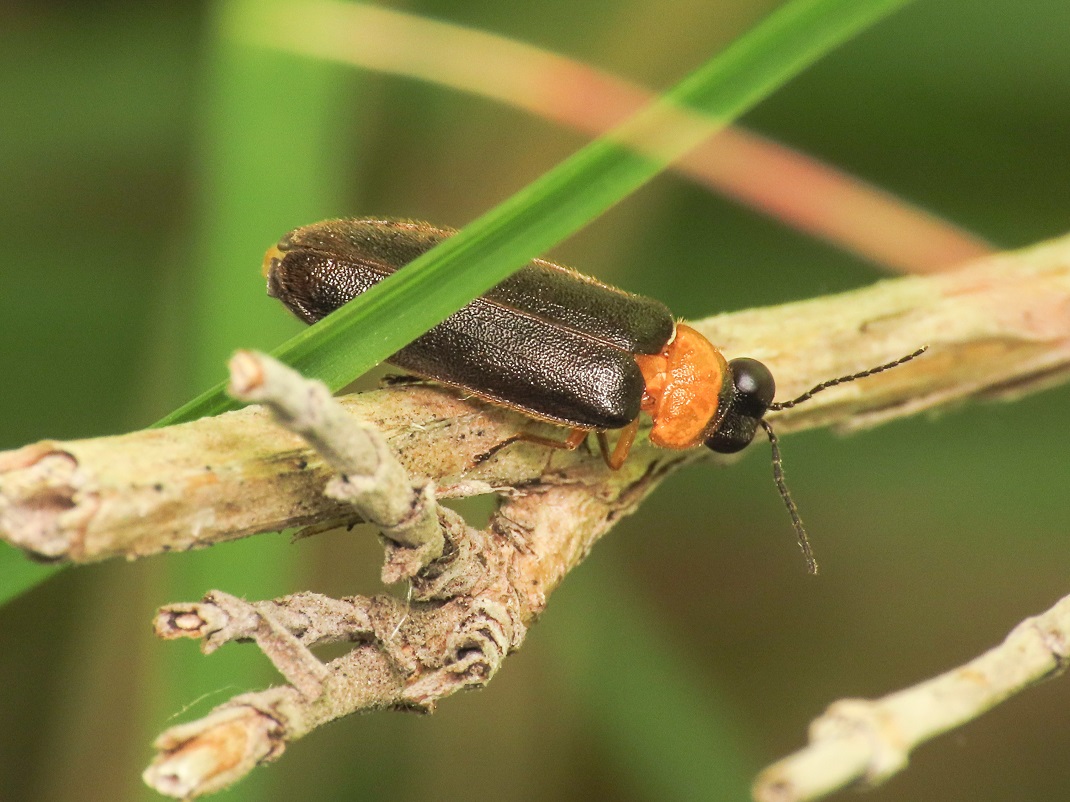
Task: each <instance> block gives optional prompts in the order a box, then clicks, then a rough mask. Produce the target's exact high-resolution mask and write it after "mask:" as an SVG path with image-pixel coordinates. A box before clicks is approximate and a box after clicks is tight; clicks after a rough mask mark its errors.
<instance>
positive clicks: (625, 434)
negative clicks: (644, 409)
mask: <svg viewBox="0 0 1070 802" xmlns="http://www.w3.org/2000/svg"><path fill="white" fill-rule="evenodd" d="M638 433H639V418H638V417H637V418H636V419H635V420H633V421H632V422H631V423H629V424H628V425H627V426H625V427H624V428H623V429H621V430H620V438H619V439H618V440H617V444H616V445H615V446H613V450H612V451H610V449H609V438H608V437H606V433H605V432H599V433H598V448H599V450H601V452H602V459H603V460H605V462H606V465H608V466H609V469H610V470H611V471H616V470H620V466H621V465H623V464H624V460H626V459H628V452H630V451H631V450H632V443H634V442H635V436H636V434H638Z"/></svg>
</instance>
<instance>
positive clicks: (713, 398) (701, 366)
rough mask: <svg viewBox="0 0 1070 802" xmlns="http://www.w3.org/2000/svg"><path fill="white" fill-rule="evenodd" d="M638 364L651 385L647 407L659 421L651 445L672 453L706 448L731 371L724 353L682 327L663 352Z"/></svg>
mask: <svg viewBox="0 0 1070 802" xmlns="http://www.w3.org/2000/svg"><path fill="white" fill-rule="evenodd" d="M635 361H636V362H638V363H639V369H640V370H641V371H642V372H643V379H644V380H645V382H646V392H645V393H644V395H643V407H642V408H643V411H644V412H647V413H648V414H649V415H650V417H651V419H652V420H653V422H654V426H653V428H652V429H651V430H650V442H651V443H653V444H654V445H656V446H659V447H661V448H672V449H687V448H693V447H695V446H697V445H699V444H701V443H702V440H703V435H704V433H705V431H706V429H707V427H708V425H709V423H710V421H711V420H713V418H714V416H715V415H716V414H717V406H718V399H719V397H720V394H721V387H722V385H723V383H724V378H725V376H726V375H727V372H728V366H727V363H726V362H725V359H724V357H723V356H722V355H721V352H720V351H718V350H717V349H716V348H715V347H714V346H713V344H712V343H711V342H710V341H709V340H707V339H706V338H705V337H703V336H702V335H701V334H699V333H698V332H697V331H695V330H694V329H693V328H691V327H690V326H685V325H683V324H677V326H676V337H675V338H674V339H673V340H672V342H670V343H669V344H667V345H666V346H665V348H664V349H663V350H662V352H661V353H660V354H652V355H649V356H648V355H645V354H637V355H636V357H635Z"/></svg>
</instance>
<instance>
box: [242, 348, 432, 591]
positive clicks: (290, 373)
mask: <svg viewBox="0 0 1070 802" xmlns="http://www.w3.org/2000/svg"><path fill="white" fill-rule="evenodd" d="M229 392H230V394H231V395H232V396H233V397H234V398H237V399H238V400H240V401H247V402H259V403H262V404H264V405H265V406H267V407H268V408H269V409H271V411H272V412H273V413H274V415H275V419H276V420H277V421H278V422H279V423H280V424H281V425H282V426H284V427H285V428H286V429H289V430H290V431H291V432H294V433H295V434H298V435H300V436H301V437H303V438H304V439H305V441H306V442H308V444H309V445H311V446H312V447H313V448H315V449H316V451H317V453H319V454H320V455H321V456H323V458H324V459H325V460H326V461H327V463H328V464H329V465H330V466H331V467H332V468H333V469H334V470H335V471H336V472H337V474H338V476H336V477H335V478H334V479H332V480H331V481H330V482H328V483H327V487H326V488H325V489H324V491H323V493H324V495H325V496H326V497H327V498H329V499H334V500H336V501H341V502H344V503H347V504H350V505H352V506H353V507H354V509H355V510H356V511H357V512H359V513H360V517H361V518H362V519H363V520H364V521H367V522H368V523H370V524H374V525H375V526H376V527H377V528H378V529H379V530H380V531H381V532H382V533H383V536H384V537H386V538H387V539H388V540H389V541H390V542H392V543H394V544H395V547H394V548H392V549H391V550H390V554H389V558H388V560H387V563H386V566H385V567H384V569H383V581H384V582H387V583H392V582H398V581H400V580H402V579H410V578H412V577H413V576H415V575H416V574H417V573H418V572H419V571H420V569H422V568H423V567H424V566H426V565H427V564H428V563H430V562H432V561H434V560H437V559H438V558H439V557H441V556H442V546H443V537H442V529H441V527H440V525H439V520H438V514H439V508H438V505H437V504H436V503H435V498H434V485H433V484H432V483H431V482H430V481H423V482H417V483H415V484H413V483H412V481H411V480H410V479H409V475H408V473H407V472H406V471H405V469H404V468H403V467H402V466H401V463H399V462H398V461H397V458H396V457H395V456H394V453H393V452H392V451H391V450H390V446H389V444H388V443H387V442H386V439H385V438H384V437H383V436H382V434H380V433H379V431H378V430H377V429H376V428H375V427H374V426H370V425H369V424H368V423H366V422H364V421H360V420H356V419H354V418H353V417H352V416H350V415H349V414H348V413H347V412H346V410H345V408H344V407H343V406H342V405H341V404H339V403H338V402H337V401H335V399H334V398H333V397H332V396H331V393H330V391H329V390H328V389H327V388H326V387H325V386H324V385H323V384H322V383H320V382H313V381H309V380H307V379H305V378H304V377H302V376H301V375H300V374H299V373H297V372H296V371H294V370H291V369H290V368H288V367H286V366H285V365H283V364H281V363H280V362H277V361H275V360H274V359H271V358H270V357H266V356H264V355H263V354H258V353H256V352H255V351H239V352H238V353H237V354H235V355H234V357H233V358H232V359H231V361H230V387H229Z"/></svg>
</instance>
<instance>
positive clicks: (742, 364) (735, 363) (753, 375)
mask: <svg viewBox="0 0 1070 802" xmlns="http://www.w3.org/2000/svg"><path fill="white" fill-rule="evenodd" d="M728 369H729V371H730V372H731V374H732V383H733V384H734V385H735V389H736V394H735V399H734V403H733V408H734V409H735V410H737V411H738V412H739V413H740V414H742V415H753V416H754V417H757V418H760V417H762V415H764V414H765V411H766V410H767V409H769V405H770V404H772V403H773V396H774V395H776V382H775V381H773V374H772V373H770V372H769V368H767V367H766V366H765V365H763V364H762V363H761V362H759V361H758V360H757V359H749V358H747V357H743V358H741V359H733V360H732V361H731V362H729V363H728Z"/></svg>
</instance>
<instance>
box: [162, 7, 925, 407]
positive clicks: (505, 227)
mask: <svg viewBox="0 0 1070 802" xmlns="http://www.w3.org/2000/svg"><path fill="white" fill-rule="evenodd" d="M908 2H910V0H796V2H793V3H789V4H788V5H786V6H784V7H782V8H781V9H779V10H777V11H776V12H774V13H773V14H772V15H770V16H769V17H768V18H767V19H766V20H764V21H763V22H762V23H761V24H759V25H758V26H757V27H756V28H755V29H753V30H752V31H751V32H749V33H748V34H746V35H745V36H743V37H741V38H740V39H738V40H737V41H736V42H735V43H733V44H732V45H731V46H729V47H728V48H727V49H726V50H725V51H724V52H722V53H720V54H719V55H717V56H716V57H715V58H713V59H711V60H710V61H709V62H707V63H706V64H705V65H704V66H703V67H701V68H700V69H699V70H697V71H696V72H694V73H693V74H692V75H690V76H689V77H688V78H686V79H685V80H684V81H682V82H681V83H680V84H679V85H677V87H676V88H674V89H673V90H672V91H671V92H669V93H668V94H667V95H665V96H664V97H663V98H662V99H661V100H659V101H658V102H657V103H655V104H652V106H650V107H648V108H647V109H646V110H644V111H642V112H640V113H639V114H637V115H636V116H635V117H633V118H632V119H631V120H629V121H628V122H626V123H625V124H624V125H622V126H621V127H620V128H618V129H617V130H615V131H613V132H610V133H609V134H608V135H606V136H605V137H602V138H600V139H598V140H596V141H595V142H593V143H592V144H590V145H588V146H587V147H585V148H583V149H582V150H580V151H579V152H578V153H576V154H575V155H574V156H572V157H571V158H569V159H568V160H566V161H565V162H563V163H562V164H560V165H559V166H558V167H556V168H555V169H553V170H551V171H550V172H548V173H546V174H545V175H544V176H542V177H541V178H539V179H538V180H536V181H535V182H534V183H532V184H530V185H529V186H528V187H526V188H524V189H523V190H521V191H520V192H518V193H517V194H516V195H514V196H513V197H511V198H509V199H508V200H506V201H505V202H504V203H502V204H500V205H499V206H497V207H496V208H494V209H492V210H491V211H489V212H487V213H486V214H484V215H483V216H481V217H480V218H478V219H477V220H476V221H474V222H473V223H471V224H470V225H468V226H467V227H465V229H464V230H463V231H462V232H460V233H459V234H458V235H457V236H455V237H453V238H452V239H450V240H447V241H446V242H444V243H442V244H441V245H439V246H438V247H437V248H434V249H433V250H432V251H430V252H429V253H427V254H425V255H424V256H422V257H420V258H419V259H417V260H416V261H415V262H413V263H412V265H410V266H409V267H408V268H406V269H405V270H402V271H399V272H398V273H396V274H395V275H394V276H392V277H391V278H389V279H388V280H386V281H383V282H382V283H380V284H379V285H377V286H376V287H374V288H373V289H372V290H370V291H369V292H367V293H365V294H363V295H361V296H360V297H358V298H357V299H355V300H354V301H353V302H351V303H350V304H348V305H347V306H346V307H345V308H344V309H342V310H339V311H338V312H337V313H335V314H333V315H331V316H329V317H328V318H326V319H325V320H323V321H321V322H320V323H318V324H316V325H315V326H313V327H311V328H310V329H308V330H307V331H305V332H302V333H301V334H299V335H297V336H296V337H294V338H292V339H290V340H289V341H287V342H286V343H284V344H283V345H282V346H281V347H279V348H278V349H276V351H275V355H276V356H278V357H279V358H281V359H282V360H283V361H285V362H287V363H288V364H290V365H292V366H294V367H295V368H297V369H298V370H300V371H301V372H302V373H304V374H305V375H306V376H311V377H316V378H319V379H321V380H323V381H324V382H326V384H327V385H328V386H329V387H330V388H331V389H334V390H336V389H338V388H340V387H342V386H344V385H345V384H347V383H348V382H350V381H351V380H352V379H353V378H355V377H356V376H359V375H360V374H362V373H364V372H366V371H367V370H369V369H370V368H372V367H374V366H375V365H376V364H378V363H379V362H381V361H382V360H383V359H385V358H386V357H388V356H389V355H390V354H392V353H394V352H395V351H397V350H399V349H400V348H402V347H403V346H405V345H406V344H407V343H409V342H411V341H412V340H413V339H415V338H416V337H418V336H419V335H420V334H421V333H423V332H424V331H426V330H427V329H429V328H430V327H431V326H433V325H435V324H437V323H439V322H440V321H442V320H443V319H445V318H446V317H447V316H448V315H450V314H451V313H453V312H454V311H456V310H457V309H459V308H460V307H461V306H463V305H464V304H465V303H467V302H468V301H470V300H471V299H472V298H474V297H475V296H477V295H479V294H480V293H482V292H484V291H486V290H487V289H489V288H490V287H492V286H494V285H495V284H496V283H498V282H499V281H501V280H502V279H504V278H505V277H506V276H507V275H508V274H509V273H510V272H512V271H513V270H515V269H516V268H518V267H520V266H521V265H522V264H524V263H525V262H526V261H528V260H529V259H531V258H533V257H535V256H537V255H538V254H540V253H542V252H543V251H545V250H546V249H548V248H550V247H552V246H553V245H554V244H556V243H557V242H559V241H560V240H562V239H564V238H565V237H567V236H569V235H570V234H572V233H573V232H575V231H576V230H578V229H579V228H581V227H582V226H583V225H584V224H585V223H587V222H588V221H590V220H591V219H593V218H594V217H596V216H598V215H599V214H601V213H602V212H604V211H606V210H607V209H609V208H610V207H611V206H613V204H615V203H617V202H618V201H620V200H621V199H622V198H624V197H625V196H626V195H628V194H629V193H631V192H633V191H635V190H636V189H638V188H639V187H640V186H642V185H643V184H644V183H646V182H647V181H649V180H650V179H651V178H653V177H654V176H655V175H656V174H657V173H658V172H659V171H660V170H661V169H663V168H664V166H665V165H666V164H668V163H669V162H670V161H671V160H673V159H675V158H678V157H679V156H681V155H683V154H684V153H686V152H687V151H688V150H690V149H691V148H692V147H694V146H695V145H696V144H698V142H700V141H702V140H703V139H704V138H706V137H707V136H709V135H711V134H713V133H715V132H716V131H717V130H718V129H719V128H721V127H723V126H724V125H725V124H727V123H728V122H730V121H731V120H733V119H735V118H736V117H738V116H739V115H740V114H742V113H743V112H744V111H746V110H747V109H749V108H751V107H752V106H754V105H755V104H756V103H758V102H759V101H760V100H761V99H762V98H764V97H766V96H767V95H768V94H769V93H771V92H772V91H773V90H774V89H775V88H776V87H778V86H780V85H781V84H783V83H784V82H786V81H787V80H789V79H790V78H791V77H792V76H794V75H796V74H797V73H798V72H800V71H801V70H802V69H804V68H805V67H806V66H808V65H809V64H811V63H813V62H814V61H815V60H816V59H818V58H820V57H821V56H822V55H823V54H825V53H827V52H828V51H829V50H831V49H832V48H833V47H835V46H836V45H837V44H839V43H840V42H842V41H844V40H845V39H847V38H849V37H850V36H852V35H853V34H855V33H857V32H858V31H860V30H862V29H864V28H865V27H866V26H868V25H870V24H872V23H874V22H876V21H877V20H879V19H881V18H882V17H884V16H886V15H887V14H889V13H891V12H892V11H894V10H896V9H898V8H899V7H901V6H904V5H906V4H907V3H908ZM682 109H687V110H689V111H690V112H692V113H690V114H686V117H685V124H684V125H681V124H680V119H681V116H682V114H681V110H682ZM696 113H697V114H700V115H702V116H701V119H700V118H699V117H698V116H697V114H696ZM652 141H656V142H657V146H656V153H655V154H650V153H649V151H648V152H647V153H639V152H636V150H634V149H633V148H632V147H629V146H625V145H622V144H620V143H636V142H644V143H651V142H652ZM236 406H237V405H236V404H235V402H233V401H232V400H231V399H230V398H228V397H227V396H226V394H225V391H224V385H222V384H220V385H217V386H216V387H214V388H212V389H211V390H209V391H208V392H206V393H205V394H203V395H201V396H199V397H198V398H196V399H194V400H193V401H191V402H190V403H188V404H186V405H185V406H183V407H182V408H180V409H178V410H176V411H175V412H173V413H172V414H170V415H168V416H167V417H166V418H164V419H163V420H162V421H160V425H167V424H172V423H180V422H182V421H187V420H192V419H195V418H197V417H201V416H204V415H211V414H217V413H219V412H223V411H226V410H228V409H234V408H235V407H236Z"/></svg>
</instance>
